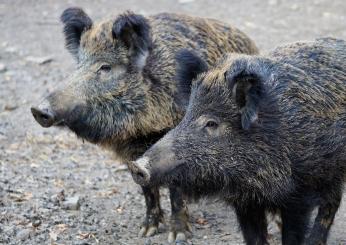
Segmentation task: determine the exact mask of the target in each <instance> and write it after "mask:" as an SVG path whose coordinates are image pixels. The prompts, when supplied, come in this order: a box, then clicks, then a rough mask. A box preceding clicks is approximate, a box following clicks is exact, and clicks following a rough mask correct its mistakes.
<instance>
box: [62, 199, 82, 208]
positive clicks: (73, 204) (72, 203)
mask: <svg viewBox="0 0 346 245" xmlns="http://www.w3.org/2000/svg"><path fill="white" fill-rule="evenodd" d="M62 208H63V209H67V210H78V209H79V208H80V198H79V196H74V197H68V198H66V199H65V201H63V202H62Z"/></svg>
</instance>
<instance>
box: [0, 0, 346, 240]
mask: <svg viewBox="0 0 346 245" xmlns="http://www.w3.org/2000/svg"><path fill="white" fill-rule="evenodd" d="M68 6H81V7H83V8H84V9H85V10H86V12H87V13H89V14H90V15H91V16H92V17H93V18H94V19H99V18H102V17H104V16H107V15H109V14H111V13H121V12H123V11H124V10H127V9H131V10H133V11H135V12H137V13H141V14H145V15H147V14H154V13H159V12H163V11H169V12H179V13H189V14H193V15H198V16H203V17H212V18H217V19H220V20H223V21H225V22H229V23H232V24H234V25H235V26H237V27H239V28H240V29H242V30H243V31H245V32H246V33H247V34H249V35H250V36H251V37H252V38H253V39H254V40H255V41H256V42H257V44H258V46H259V47H260V48H261V49H262V50H264V51H265V50H269V49H270V48H272V47H274V46H277V45H280V44H283V43H287V42H291V41H296V40H307V39H313V38H316V37H321V36H334V37H339V38H344V39H346V1H345V0H333V1H330V0H310V1H308V0H306V1H302V0H293V1H283V0H268V1H266V0H248V1H225V0H214V1H206V0H180V1H178V0H167V1H155V0H138V1H135V0H117V1H106V0H87V1H53V0H35V1H34V0H22V1H18V0H0V30H1V34H0V244H122V245H127V244H146V245H150V244H167V242H166V239H167V225H163V226H162V227H161V229H160V234H159V235H157V236H155V237H152V238H149V239H148V238H138V237H137V233H138V231H139V225H140V223H141V220H142V218H143V216H144V213H145V204H144V198H143V197H142V196H141V193H140V188H139V187H138V186H137V185H136V184H134V182H133V181H132V179H131V176H130V174H129V173H128V172H127V171H126V167H125V166H124V165H121V164H120V163H116V162H115V161H114V160H112V157H111V155H110V154H109V153H106V152H104V151H102V150H101V149H99V148H97V147H96V146H93V145H91V144H89V143H83V142H82V141H81V140H78V139H77V138H76V137H75V136H74V135H73V134H71V133H69V132H67V131H62V130H58V129H43V128H41V127H40V126H39V125H38V124H37V123H35V121H34V119H33V118H32V116H31V114H30V110H29V108H30V106H31V105H32V104H33V103H37V102H39V100H40V99H41V98H42V96H43V95H44V94H47V93H48V92H49V91H52V90H53V88H54V87H55V86H56V85H58V84H60V83H63V82H64V78H66V77H67V76H68V75H69V73H70V72H71V71H73V69H74V63H73V59H72V57H71V56H70V55H69V54H68V52H67V51H66V50H65V49H64V42H63V35H62V26H61V24H60V23H59V21H58V19H59V16H60V14H61V13H62V11H63V10H64V9H65V8H66V7H68ZM162 197H163V198H162V201H163V207H164V209H165V210H166V214H167V217H169V213H170V212H169V203H168V198H167V191H163V194H162ZM344 197H346V195H344ZM64 200H65V201H64ZM76 200H78V203H79V204H80V207H78V206H74V204H76ZM345 200H346V199H345V198H344V204H343V205H342V206H341V208H340V210H339V211H338V213H337V216H336V219H335V223H334V225H333V227H332V231H331V234H330V237H329V244H346V204H345ZM69 201H71V204H69V203H68V202H69ZM71 209H72V210H71ZM190 213H191V222H192V223H193V227H194V228H193V229H194V231H193V237H192V238H191V239H190V240H189V244H242V242H243V241H242V236H241V234H240V232H239V230H238V227H237V224H236V220H235V216H234V213H233V211H232V209H231V208H229V207H226V206H225V205H224V204H222V203H220V202H216V201H211V200H201V201H200V202H199V203H198V204H191V205H190ZM270 234H271V237H272V238H271V243H272V244H277V243H278V241H279V239H280V235H279V232H278V229H277V226H276V225H275V224H274V223H273V222H271V224H270Z"/></svg>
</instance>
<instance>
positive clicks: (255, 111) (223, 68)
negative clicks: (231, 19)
mask: <svg viewBox="0 0 346 245" xmlns="http://www.w3.org/2000/svg"><path fill="white" fill-rule="evenodd" d="M193 84H194V86H193V88H192V91H191V98H190V102H189V106H188V107H187V108H188V109H187V112H186V115H185V116H184V118H183V119H182V121H181V122H180V123H179V124H178V125H177V126H176V127H175V128H174V129H172V130H171V131H169V132H168V133H167V134H166V135H165V136H164V137H163V138H161V139H160V140H159V141H158V142H157V143H155V145H153V146H152V147H151V148H150V149H149V150H148V151H147V152H146V153H145V154H144V155H143V157H142V158H140V159H139V160H138V161H136V162H134V163H133V165H131V164H130V168H133V169H136V168H137V172H133V173H134V174H133V175H134V178H135V180H136V181H137V182H138V183H140V184H142V185H144V186H150V185H154V186H157V185H172V184H175V185H176V186H179V187H180V188H181V189H182V190H183V192H184V193H187V194H188V195H192V196H196V197H198V196H215V195H217V196H219V197H220V198H222V199H224V200H225V201H226V202H227V203H229V204H230V205H233V206H234V208H235V210H236V214H237V218H238V221H239V224H240V227H241V229H242V232H243V236H244V239H245V241H246V243H247V244H249V245H250V244H267V223H266V220H265V214H266V212H268V211H273V210H278V211H279V213H280V214H281V218H282V225H283V228H282V243H283V244H284V245H288V244H295V245H300V244H309V245H313V244H314V245H316V244H326V243H327V238H328V234H329V230H330V228H331V226H332V224H333V220H334V216H335V214H336V212H337V210H338V207H339V205H340V201H341V198H342V190H343V184H344V182H345V179H346V161H345V159H346V42H345V41H343V40H337V39H333V38H324V39H318V40H316V41H312V42H297V43H293V44H291V45H287V46H283V47H279V48H277V49H275V50H274V51H273V52H271V53H269V54H268V55H266V56H248V55H241V54H240V55H234V54H231V55H230V56H226V58H224V59H222V61H221V62H219V63H218V65H217V66H214V67H213V68H212V69H210V70H209V71H208V72H206V73H203V75H202V76H199V77H198V82H193ZM138 162H141V165H138V164H137V163H138ZM136 164H137V165H136ZM136 166H137V167H136ZM138 169H139V170H138ZM141 169H142V170H143V171H142V173H145V175H144V176H145V178H141V177H140V176H139V177H138V176H137V175H136V173H138V172H141V171H140V170H141ZM152 173H153V178H152ZM315 207H318V213H317V216H316V217H315V220H314V224H313V227H312V230H311V233H310V234H307V231H308V224H309V220H310V216H311V212H312V210H313V209H314V208H315Z"/></svg>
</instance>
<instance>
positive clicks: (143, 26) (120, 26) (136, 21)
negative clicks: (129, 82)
mask: <svg viewBox="0 0 346 245" xmlns="http://www.w3.org/2000/svg"><path fill="white" fill-rule="evenodd" d="M112 33H113V37H114V38H116V39H119V40H121V41H122V42H123V43H124V44H125V46H126V47H127V48H128V49H129V50H130V54H131V56H135V57H136V59H137V61H138V60H139V61H140V62H141V56H145V57H144V58H146V55H147V53H148V51H149V50H150V49H151V44H152V42H151V34H150V26H149V23H148V21H147V20H146V19H145V18H144V17H143V16H142V15H137V14H134V13H132V12H127V13H125V14H123V15H121V16H119V17H118V18H117V19H116V20H115V22H114V23H113V28H112ZM141 63H143V62H141ZM140 66H144V64H142V65H140Z"/></svg>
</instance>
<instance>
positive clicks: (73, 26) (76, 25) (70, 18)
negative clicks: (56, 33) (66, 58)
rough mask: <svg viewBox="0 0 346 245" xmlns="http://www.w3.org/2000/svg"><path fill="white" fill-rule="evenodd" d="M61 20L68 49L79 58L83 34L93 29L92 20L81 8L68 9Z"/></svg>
mask: <svg viewBox="0 0 346 245" xmlns="http://www.w3.org/2000/svg"><path fill="white" fill-rule="evenodd" d="M60 20H61V22H62V23H63V24H64V33H65V43H66V48H67V49H68V50H69V51H70V53H71V54H72V55H73V56H74V57H77V54H78V49H79V44H80V38H81V36H82V33H83V32H84V31H85V30H88V29H90V28H91V26H92V20H91V19H90V18H89V16H88V15H87V14H86V13H85V12H84V11H83V10H82V9H80V8H68V9H66V10H65V11H64V12H63V13H62V15H61V17H60Z"/></svg>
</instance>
